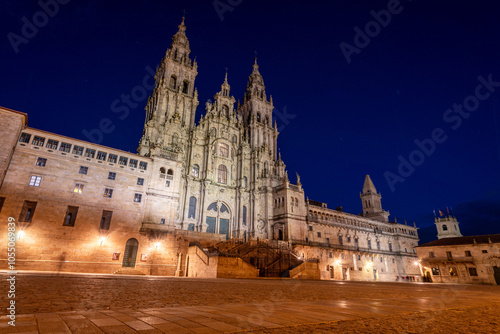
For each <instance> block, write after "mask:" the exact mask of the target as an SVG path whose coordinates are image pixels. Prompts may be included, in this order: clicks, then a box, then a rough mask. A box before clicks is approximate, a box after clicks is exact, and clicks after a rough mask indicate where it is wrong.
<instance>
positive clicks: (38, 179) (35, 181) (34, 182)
mask: <svg viewBox="0 0 500 334" xmlns="http://www.w3.org/2000/svg"><path fill="white" fill-rule="evenodd" d="M40 182H42V177H41V176H36V175H32V176H31V179H30V182H29V185H30V186H33V187H40Z"/></svg>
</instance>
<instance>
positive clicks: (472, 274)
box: [469, 268, 477, 276]
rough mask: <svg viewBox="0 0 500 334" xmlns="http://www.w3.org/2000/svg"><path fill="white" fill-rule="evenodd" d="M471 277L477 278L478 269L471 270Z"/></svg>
mask: <svg viewBox="0 0 500 334" xmlns="http://www.w3.org/2000/svg"><path fill="white" fill-rule="evenodd" d="M469 275H471V276H477V269H476V268H469Z"/></svg>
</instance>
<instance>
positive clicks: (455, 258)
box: [422, 256, 474, 263]
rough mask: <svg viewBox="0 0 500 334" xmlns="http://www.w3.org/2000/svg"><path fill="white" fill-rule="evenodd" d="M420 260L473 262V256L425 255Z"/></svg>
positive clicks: (429, 261) (431, 261) (428, 261)
mask: <svg viewBox="0 0 500 334" xmlns="http://www.w3.org/2000/svg"><path fill="white" fill-rule="evenodd" d="M422 261H424V262H427V263H453V262H455V263H474V258H473V257H472V256H453V257H446V256H440V257H426V258H423V259H422Z"/></svg>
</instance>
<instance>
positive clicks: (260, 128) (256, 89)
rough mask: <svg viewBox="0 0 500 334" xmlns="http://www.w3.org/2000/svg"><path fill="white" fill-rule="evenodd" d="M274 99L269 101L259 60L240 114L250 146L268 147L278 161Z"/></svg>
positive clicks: (251, 76)
mask: <svg viewBox="0 0 500 334" xmlns="http://www.w3.org/2000/svg"><path fill="white" fill-rule="evenodd" d="M273 109H274V107H273V99H272V97H271V98H270V99H269V100H268V99H267V95H266V87H265V86H264V79H263V78H262V75H261V74H260V72H259V65H258V64H257V59H255V63H254V65H253V70H252V74H250V76H249V77H248V83H247V88H246V91H245V95H244V98H243V104H242V105H241V106H240V107H239V110H238V112H239V114H240V115H241V116H243V121H244V124H245V126H246V127H247V129H248V136H249V139H250V146H251V147H252V148H261V147H264V146H265V147H266V148H267V149H269V150H270V151H271V156H272V158H273V160H276V158H277V155H276V149H277V147H276V141H277V138H276V137H277V131H275V129H273V125H272V119H273V115H272V113H273Z"/></svg>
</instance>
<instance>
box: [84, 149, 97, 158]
mask: <svg viewBox="0 0 500 334" xmlns="http://www.w3.org/2000/svg"><path fill="white" fill-rule="evenodd" d="M85 157H86V158H94V157H95V150H93V149H91V148H88V149H86V150H85Z"/></svg>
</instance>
